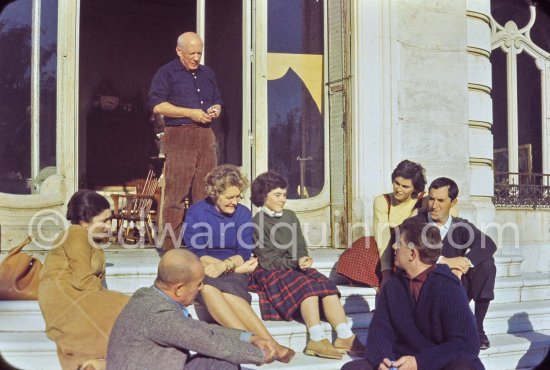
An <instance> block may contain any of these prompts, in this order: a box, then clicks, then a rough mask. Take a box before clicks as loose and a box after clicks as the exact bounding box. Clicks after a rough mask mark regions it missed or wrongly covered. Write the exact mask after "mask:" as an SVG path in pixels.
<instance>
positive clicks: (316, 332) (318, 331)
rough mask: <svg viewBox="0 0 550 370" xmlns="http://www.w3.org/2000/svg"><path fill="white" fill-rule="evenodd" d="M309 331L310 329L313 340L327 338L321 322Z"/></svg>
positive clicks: (317, 340) (310, 336) (310, 337)
mask: <svg viewBox="0 0 550 370" xmlns="http://www.w3.org/2000/svg"><path fill="white" fill-rule="evenodd" d="M307 331H309V339H311V340H314V341H316V342H319V341H321V340H323V339H325V333H324V332H323V328H322V327H321V324H317V325H313V326H312V327H311V328H308V329H307Z"/></svg>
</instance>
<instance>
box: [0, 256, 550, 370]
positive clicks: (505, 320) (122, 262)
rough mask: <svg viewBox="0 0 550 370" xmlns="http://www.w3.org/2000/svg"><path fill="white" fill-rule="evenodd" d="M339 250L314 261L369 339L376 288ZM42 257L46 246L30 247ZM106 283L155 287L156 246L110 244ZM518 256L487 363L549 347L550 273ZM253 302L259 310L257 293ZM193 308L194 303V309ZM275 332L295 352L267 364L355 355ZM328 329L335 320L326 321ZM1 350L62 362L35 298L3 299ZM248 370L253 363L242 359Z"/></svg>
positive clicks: (23, 358) (287, 331)
mask: <svg viewBox="0 0 550 370" xmlns="http://www.w3.org/2000/svg"><path fill="white" fill-rule="evenodd" d="M340 253H341V250H333V249H315V250H311V253H310V254H311V255H312V256H313V258H314V261H315V262H314V266H315V267H316V268H317V269H318V270H319V271H320V272H322V273H323V274H325V275H327V276H329V277H330V278H331V279H333V280H334V281H335V282H336V283H337V284H339V288H340V291H341V293H342V298H341V301H342V304H343V305H344V308H345V310H346V313H347V315H348V317H349V320H350V321H351V322H352V328H353V330H354V332H355V333H356V334H357V335H358V336H359V338H360V339H361V340H362V341H365V340H366V336H367V332H368V325H369V323H370V320H371V319H372V314H371V313H370V311H371V310H372V309H373V308H374V297H375V292H374V290H373V289H371V288H366V287H352V286H348V285H347V282H346V281H345V280H344V279H342V278H341V277H339V276H338V275H336V274H335V273H334V263H335V261H336V260H337V259H338V255H339V254H340ZM32 254H35V255H36V256H38V257H39V258H40V259H42V260H43V259H44V257H45V255H46V252H42V251H36V252H32ZM106 254H107V284H108V286H109V288H110V289H114V290H118V291H121V292H124V293H127V294H131V293H132V292H134V291H135V290H136V289H138V288H140V287H143V286H150V285H151V284H152V283H153V280H154V278H155V276H156V271H157V263H158V259H159V257H158V253H157V251H156V250H155V249H134V250H127V249H113V250H111V249H107V250H106ZM522 260H523V259H522V257H520V256H498V257H497V275H498V277H497V283H496V289H495V300H494V301H493V302H492V304H491V306H490V308H489V312H488V314H487V318H486V320H485V328H486V331H487V334H488V336H489V339H490V341H491V348H490V349H488V350H486V351H483V352H481V355H480V357H481V360H482V361H483V363H484V364H485V366H486V368H487V369H489V370H492V369H494V370H497V369H498V370H502V369H516V368H520V369H529V368H532V367H534V366H536V365H537V364H538V363H540V361H541V360H542V358H543V357H544V356H545V354H546V352H547V351H548V348H549V346H550V276H549V274H548V273H530V274H523V275H522V273H521V262H522ZM252 305H253V307H254V309H255V310H256V312H257V313H258V314H259V307H258V296H257V295H255V294H253V302H252ZM191 312H192V313H194V312H193V310H192V309H191ZM266 326H267V327H268V329H269V331H270V332H271V333H272V334H273V336H274V337H275V338H276V339H277V340H278V341H279V342H281V343H282V344H284V345H287V346H290V347H292V348H293V349H294V350H295V351H296V352H297V355H296V357H295V359H294V360H293V361H292V362H291V363H290V364H287V365H284V364H281V363H273V364H270V365H264V366H262V367H261V368H262V369H288V370H291V369H292V370H294V369H295V370H297V369H315V370H322V369H327V370H328V369H339V368H340V367H341V366H342V365H343V364H344V363H346V362H347V361H350V360H351V358H350V357H349V356H345V357H344V358H343V359H342V360H341V361H337V360H327V359H321V358H314V357H310V356H305V355H304V354H303V353H302V350H303V348H304V346H305V343H306V331H305V327H304V325H302V324H300V323H297V322H274V321H270V322H266ZM325 330H326V331H327V333H330V327H329V325H328V324H325ZM0 353H1V354H2V356H3V357H4V358H5V359H6V360H7V361H8V362H10V363H11V364H13V365H14V366H17V367H19V368H20V369H25V370H50V369H52V370H53V369H59V364H58V362H57V356H56V351H55V344H54V343H53V342H51V341H50V340H49V339H48V338H47V337H46V335H45V333H44V321H43V319H42V315H41V313H40V309H39V307H38V303H37V302H36V301H0ZM243 368H244V369H256V368H257V367H255V366H244V367H243Z"/></svg>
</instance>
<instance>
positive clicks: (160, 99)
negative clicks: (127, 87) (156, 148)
mask: <svg viewBox="0 0 550 370" xmlns="http://www.w3.org/2000/svg"><path fill="white" fill-rule="evenodd" d="M164 102H168V103H170V104H173V105H175V106H178V107H185V108H192V109H202V110H203V111H205V112H206V111H207V110H208V108H210V107H211V106H212V105H214V104H220V105H222V104H223V101H222V98H221V96H220V92H219V91H218V86H217V85H216V76H215V74H214V71H212V69H210V68H209V67H207V66H205V65H202V64H201V65H199V68H198V69H196V70H195V71H193V72H191V71H188V70H187V69H185V67H184V66H183V64H182V63H181V61H180V60H179V59H178V58H176V59H174V60H172V61H171V62H169V63H167V64H165V65H163V66H162V67H160V68H159V70H158V71H157V73H155V75H154V76H153V81H152V82H151V89H150V90H149V108H150V109H151V111H152V110H153V108H154V107H155V106H156V105H158V104H160V103H164ZM165 122H166V125H167V126H179V125H185V124H191V123H193V121H192V120H191V119H189V118H170V117H165Z"/></svg>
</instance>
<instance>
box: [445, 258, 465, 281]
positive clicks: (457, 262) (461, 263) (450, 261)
mask: <svg viewBox="0 0 550 370" xmlns="http://www.w3.org/2000/svg"><path fill="white" fill-rule="evenodd" d="M439 263H444V264H445V265H447V266H449V268H450V269H451V271H452V272H453V273H454V274H455V275H456V276H457V277H458V278H459V279H461V278H462V275H464V274H465V273H467V272H468V270H469V269H470V268H471V267H472V262H470V260H469V259H468V258H466V257H452V258H447V257H441V259H440V260H439Z"/></svg>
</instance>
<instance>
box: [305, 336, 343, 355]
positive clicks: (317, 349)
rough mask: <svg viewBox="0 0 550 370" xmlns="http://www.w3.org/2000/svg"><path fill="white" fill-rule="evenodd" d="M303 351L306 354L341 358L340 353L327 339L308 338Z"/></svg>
mask: <svg viewBox="0 0 550 370" xmlns="http://www.w3.org/2000/svg"><path fill="white" fill-rule="evenodd" d="M304 353H305V354H306V355H308V356H319V357H324V358H332V359H335V360H340V359H342V353H341V352H340V351H338V350H337V349H336V348H334V347H333V346H332V344H331V343H330V342H329V341H328V339H323V340H320V341H316V340H311V339H310V340H308V342H307V344H306V348H305V349H304Z"/></svg>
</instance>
